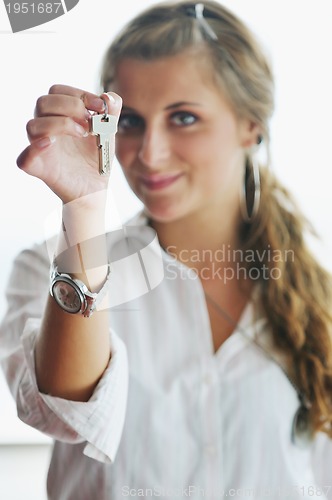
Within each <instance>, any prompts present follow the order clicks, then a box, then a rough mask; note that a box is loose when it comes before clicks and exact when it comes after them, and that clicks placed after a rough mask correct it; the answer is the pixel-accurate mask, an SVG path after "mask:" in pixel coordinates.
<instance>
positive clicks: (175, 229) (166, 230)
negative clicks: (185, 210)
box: [151, 210, 240, 272]
mask: <svg viewBox="0 0 332 500" xmlns="http://www.w3.org/2000/svg"><path fill="white" fill-rule="evenodd" d="M211 212H212V213H207V212H204V213H203V212H200V213H199V214H195V215H190V216H186V217H183V218H180V219H176V220H175V221H172V222H159V221H155V220H152V221H151V226H152V227H153V228H154V229H155V230H156V232H157V234H158V238H159V242H160V244H161V246H162V247H163V248H164V249H165V250H166V251H167V252H168V253H170V254H172V255H173V256H174V257H176V258H177V259H178V260H179V261H181V262H183V263H184V264H186V265H187V266H188V267H193V268H195V269H196V270H197V271H198V272H199V271H200V270H201V269H203V268H204V269H206V268H207V266H208V267H209V268H211V267H212V266H213V265H214V264H215V263H216V262H218V265H219V266H220V264H221V259H220V256H221V253H220V252H221V251H224V252H223V259H222V263H227V265H229V264H232V263H231V262H230V261H229V256H230V255H231V253H230V252H226V251H225V249H238V248H240V246H239V224H240V223H239V221H240V218H239V214H238V212H236V213H234V214H233V216H231V215H230V214H228V215H227V218H226V217H224V216H220V214H219V213H216V211H215V210H214V211H211Z"/></svg>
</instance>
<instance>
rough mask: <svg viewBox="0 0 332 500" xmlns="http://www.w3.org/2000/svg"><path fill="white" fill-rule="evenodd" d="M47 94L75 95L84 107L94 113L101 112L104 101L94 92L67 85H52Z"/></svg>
mask: <svg viewBox="0 0 332 500" xmlns="http://www.w3.org/2000/svg"><path fill="white" fill-rule="evenodd" d="M49 94H59V95H65V96H71V97H75V98H76V99H79V100H80V101H81V102H82V103H83V105H84V107H85V108H86V109H89V110H91V111H95V112H96V113H103V111H104V102H103V100H102V99H101V98H100V97H99V96H97V95H96V94H92V93H91V92H86V91H85V90H81V89H77V88H75V87H70V86H68V85H52V87H51V88H50V90H49Z"/></svg>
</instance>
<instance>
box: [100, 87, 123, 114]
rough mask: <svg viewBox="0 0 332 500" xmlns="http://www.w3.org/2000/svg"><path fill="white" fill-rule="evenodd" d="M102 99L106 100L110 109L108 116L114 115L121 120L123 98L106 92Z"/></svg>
mask: <svg viewBox="0 0 332 500" xmlns="http://www.w3.org/2000/svg"><path fill="white" fill-rule="evenodd" d="M101 97H102V98H104V99H105V102H106V104H107V108H108V114H109V115H114V116H116V117H117V118H119V116H120V112H121V108H122V99H121V97H120V96H119V95H118V94H116V93H115V92H104V93H103V94H102V95H101Z"/></svg>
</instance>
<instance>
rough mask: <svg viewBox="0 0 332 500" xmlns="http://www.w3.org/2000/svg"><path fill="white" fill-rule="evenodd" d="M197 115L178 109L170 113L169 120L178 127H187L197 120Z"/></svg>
mask: <svg viewBox="0 0 332 500" xmlns="http://www.w3.org/2000/svg"><path fill="white" fill-rule="evenodd" d="M197 119H198V118H197V116H195V115H193V114H192V113H188V112H187V111H178V112H177V113H173V114H172V115H171V121H172V123H174V124H175V125H177V126H178V127H188V126H189V125H194V124H195V123H196V122H197Z"/></svg>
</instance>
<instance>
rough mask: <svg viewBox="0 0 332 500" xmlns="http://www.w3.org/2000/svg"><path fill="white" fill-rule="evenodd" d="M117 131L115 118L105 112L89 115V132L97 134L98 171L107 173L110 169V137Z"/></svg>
mask: <svg viewBox="0 0 332 500" xmlns="http://www.w3.org/2000/svg"><path fill="white" fill-rule="evenodd" d="M116 131H117V118H116V117H115V116H113V115H108V114H106V113H104V114H100V115H93V116H92V117H91V133H92V134H93V135H96V136H97V145H98V149H99V173H100V175H107V174H109V173H110V171H111V158H110V137H111V135H112V134H115V133H116Z"/></svg>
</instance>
